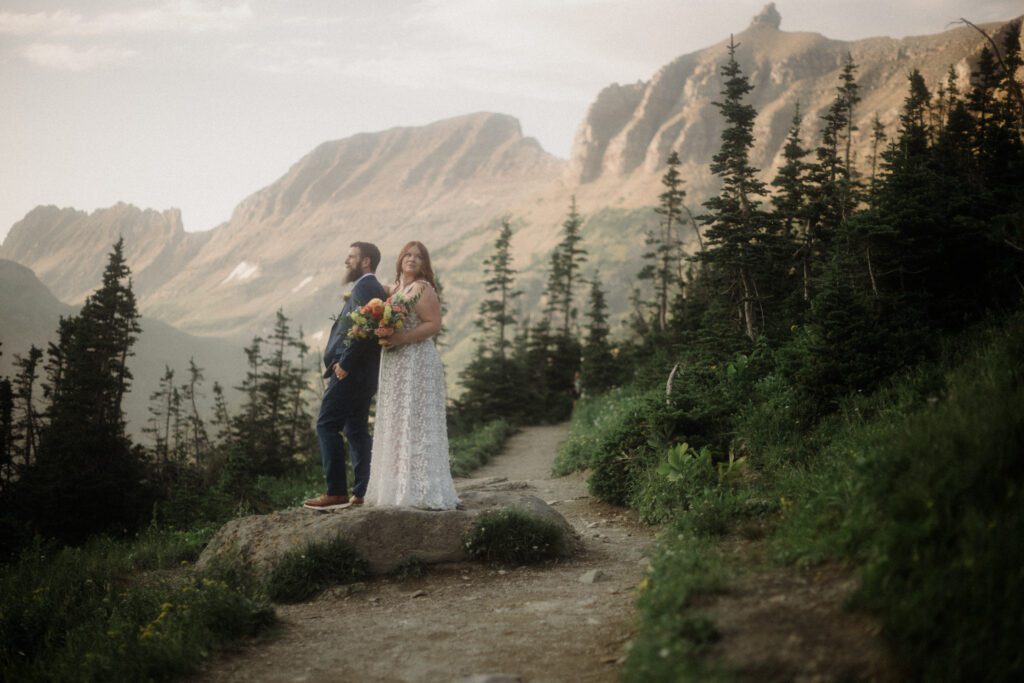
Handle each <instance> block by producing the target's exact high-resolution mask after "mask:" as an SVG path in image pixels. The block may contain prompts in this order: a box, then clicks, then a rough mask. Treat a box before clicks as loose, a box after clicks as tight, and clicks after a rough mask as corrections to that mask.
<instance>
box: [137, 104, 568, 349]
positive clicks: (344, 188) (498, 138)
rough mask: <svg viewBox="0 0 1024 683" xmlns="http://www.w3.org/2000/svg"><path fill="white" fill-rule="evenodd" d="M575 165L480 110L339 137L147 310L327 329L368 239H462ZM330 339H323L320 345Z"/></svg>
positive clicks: (176, 318) (221, 235) (384, 269)
mask: <svg viewBox="0 0 1024 683" xmlns="http://www.w3.org/2000/svg"><path fill="white" fill-rule="evenodd" d="M562 170H563V162H559V161H558V160H557V159H555V158H554V157H552V156H551V155H549V154H547V153H546V152H544V151H543V150H542V149H541V148H540V146H539V145H538V144H537V142H536V141H535V140H533V139H531V138H524V137H523V135H522V132H521V130H520V126H519V123H518V121H516V120H515V119H513V118H511V117H509V116H503V115H499V114H471V115H468V116H462V117H459V118H455V119H449V120H445V121H440V122H437V123H434V124H431V125H428V126H424V127H420V128H393V129H391V130H387V131H384V132H381V133H365V134H360V135H356V136H354V137H351V138H347V139H345V140H340V141H336V142H327V143H324V144H322V145H320V146H319V147H317V148H316V149H314V150H313V151H312V152H310V153H309V154H308V155H306V156H305V157H304V158H302V159H301V160H300V161H299V162H298V163H296V164H295V165H294V166H293V167H292V168H291V169H290V170H289V171H288V173H286V174H285V175H284V176H283V177H282V178H280V179H279V180H278V181H277V182H275V183H274V184H272V185H270V186H269V187H266V188H264V189H262V190H260V191H259V192H257V193H255V194H254V195H252V196H250V197H249V198H248V199H246V200H245V201H243V202H242V203H241V204H240V205H239V206H238V208H236V209H235V211H234V214H233V215H232V217H231V220H230V221H228V222H227V223H226V224H224V225H223V226H221V227H219V228H217V229H216V230H215V231H214V234H213V235H212V236H211V237H210V239H209V240H208V241H207V242H206V243H205V244H204V245H203V246H202V248H201V249H200V251H199V253H198V254H197V255H196V257H195V258H193V259H192V260H191V261H190V262H189V263H188V265H187V266H186V267H184V268H183V269H182V270H181V271H180V272H179V273H177V274H176V275H175V276H174V277H172V278H171V279H170V280H169V281H168V282H167V283H166V284H165V285H164V286H162V287H161V288H160V290H159V291H157V292H156V293H154V294H153V295H150V296H147V297H144V299H143V302H142V303H143V306H144V307H145V310H146V311H147V313H149V314H151V315H155V316H157V317H160V318H161V319H163V320H167V321H169V322H171V323H173V324H175V325H177V326H180V327H182V328H183V329H188V330H190V331H196V332H201V333H203V334H217V335H223V334H249V333H253V332H254V331H256V329H257V327H258V325H259V324H261V323H262V321H264V320H267V319H269V318H271V317H272V316H273V314H274V311H275V310H276V309H277V308H279V307H283V308H284V309H285V313H286V314H287V315H289V316H292V317H295V318H296V319H297V320H299V321H300V322H302V323H304V324H305V325H306V329H307V331H309V332H311V333H313V334H317V333H318V332H320V333H322V332H323V331H324V328H325V327H326V326H327V325H328V316H329V315H330V314H331V313H335V312H336V311H337V309H340V303H339V301H340V294H341V286H340V285H341V276H342V271H343V261H344V259H345V255H346V254H347V253H348V249H349V245H350V244H351V243H352V242H354V241H356V240H368V241H373V242H375V243H376V244H377V245H378V246H380V248H381V250H382V251H383V252H384V261H383V263H382V264H381V267H380V271H379V273H380V275H381V277H382V278H389V277H393V276H394V272H395V270H394V269H395V266H394V259H395V258H396V257H397V251H398V250H399V249H400V248H401V246H402V245H403V244H405V243H406V242H407V241H409V240H412V239H418V240H421V241H423V242H425V243H426V244H427V245H429V246H431V247H439V246H442V245H444V244H447V243H450V242H453V241H458V240H459V239H460V238H461V237H462V236H463V235H465V234H466V233H468V232H471V231H473V230H475V229H477V228H478V227H479V226H480V225H481V224H482V223H485V222H487V221H488V220H491V219H492V218H493V217H494V216H498V215H501V214H504V213H508V212H513V211H514V210H515V209H516V207H517V206H520V205H521V204H522V203H523V202H525V201H528V198H529V197H532V196H535V195H536V194H537V192H538V191H539V190H540V189H541V188H543V187H546V186H548V185H550V183H551V182H553V181H554V180H555V179H557V178H558V177H560V175H561V173H562ZM317 339H318V338H314V342H315V341H317Z"/></svg>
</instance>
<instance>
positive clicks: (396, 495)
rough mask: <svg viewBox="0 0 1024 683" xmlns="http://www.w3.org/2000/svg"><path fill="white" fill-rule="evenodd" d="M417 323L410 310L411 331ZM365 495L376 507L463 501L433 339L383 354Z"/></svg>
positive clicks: (441, 506)
mask: <svg viewBox="0 0 1024 683" xmlns="http://www.w3.org/2000/svg"><path fill="white" fill-rule="evenodd" d="M418 324H419V318H418V317H417V316H416V312H415V311H414V310H412V309H411V308H410V310H409V312H408V314H407V317H406V327H407V328H409V329H411V328H412V327H415V326H416V325H418ZM366 497H367V503H369V504H371V505H378V506H385V505H399V506H405V507H417V508H426V509H430V510H452V509H455V506H456V505H458V503H459V498H458V496H457V494H456V493H455V486H454V484H453V483H452V475H451V469H450V464H449V461H448V425H447V422H446V417H445V383H444V366H443V365H442V364H441V357H440V355H439V354H438V352H437V348H436V347H435V346H434V340H433V339H426V340H424V341H421V342H417V343H415V344H403V345H401V346H398V347H396V348H393V349H384V351H383V353H381V359H380V382H379V388H378V391H377V419H376V423H375V425H374V430H373V461H372V464H371V466H370V484H369V487H368V489H367V492H366Z"/></svg>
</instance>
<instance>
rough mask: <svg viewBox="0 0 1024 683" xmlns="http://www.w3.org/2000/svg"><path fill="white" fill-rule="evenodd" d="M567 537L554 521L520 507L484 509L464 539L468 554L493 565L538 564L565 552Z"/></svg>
mask: <svg viewBox="0 0 1024 683" xmlns="http://www.w3.org/2000/svg"><path fill="white" fill-rule="evenodd" d="M565 545H566V539H565V537H564V534H563V532H562V529H561V528H559V527H558V525H556V524H555V523H554V522H551V521H548V520H546V519H541V518H539V517H535V516H533V515H530V514H527V513H525V512H521V511H519V510H497V511H493V512H484V513H482V514H481V515H480V516H478V517H477V518H476V521H475V522H474V523H473V526H472V527H470V529H469V530H468V531H467V532H466V535H465V537H464V538H463V547H464V548H465V549H466V554H467V555H468V556H469V557H471V558H473V559H474V560H479V561H481V562H487V563H489V564H511V565H518V564H534V563H537V562H543V561H545V560H549V559H552V558H555V557H558V556H559V555H561V554H563V553H564V552H565V550H566V548H565Z"/></svg>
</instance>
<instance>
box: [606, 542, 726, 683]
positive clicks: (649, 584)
mask: <svg viewBox="0 0 1024 683" xmlns="http://www.w3.org/2000/svg"><path fill="white" fill-rule="evenodd" d="M725 585H726V577H725V573H724V570H723V568H722V565H721V562H720V560H719V559H718V557H717V555H716V554H715V553H714V551H713V550H712V548H711V546H710V544H709V543H708V541H706V540H702V539H701V538H699V537H698V536H696V535H695V534H694V533H693V532H692V530H691V529H689V528H688V527H687V526H686V525H685V524H684V525H676V526H674V527H673V528H670V529H669V530H667V531H666V532H665V534H664V535H663V536H662V537H661V539H660V543H659V544H658V552H657V555H656V556H655V557H654V560H653V562H652V563H651V567H650V570H649V574H648V576H647V577H645V578H644V579H643V580H642V581H641V582H640V586H639V589H640V598H639V600H638V601H637V611H638V613H639V621H638V625H637V633H636V637H635V638H634V640H633V647H632V649H630V651H629V656H628V657H627V658H626V664H625V667H624V669H623V680H625V681H637V682H638V683H640V682H646V681H715V680H720V679H721V677H722V676H721V672H718V671H716V670H714V669H713V668H711V667H709V666H708V665H706V664H704V663H703V662H701V661H700V659H699V656H700V654H701V653H702V652H703V651H704V649H706V646H707V645H708V644H710V643H712V642H714V641H715V640H717V639H718V631H717V629H715V626H714V624H713V623H712V622H711V620H710V619H708V618H707V617H706V616H704V615H701V614H699V613H693V612H692V610H691V609H690V605H691V603H692V601H693V599H694V598H695V597H696V596H698V595H701V594H707V593H715V592H719V591H721V590H723V589H724V587H725Z"/></svg>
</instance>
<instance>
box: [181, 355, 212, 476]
mask: <svg viewBox="0 0 1024 683" xmlns="http://www.w3.org/2000/svg"><path fill="white" fill-rule="evenodd" d="M204 379H205V377H204V376H203V368H201V367H199V366H198V365H196V361H195V358H189V359H188V381H187V382H186V383H185V384H183V385H182V387H181V394H182V400H183V401H184V402H185V403H186V404H187V406H188V418H187V422H188V433H189V436H188V441H189V453H190V455H191V456H192V459H193V461H194V462H195V463H196V464H197V465H202V464H203V463H204V462H206V460H207V459H208V457H209V455H210V448H211V446H210V436H209V434H208V433H207V431H206V423H205V422H204V420H203V418H202V416H201V415H200V414H199V405H198V401H197V399H198V398H200V397H202V395H203V394H202V393H201V392H200V390H199V387H200V385H202V383H203V380H204Z"/></svg>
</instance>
